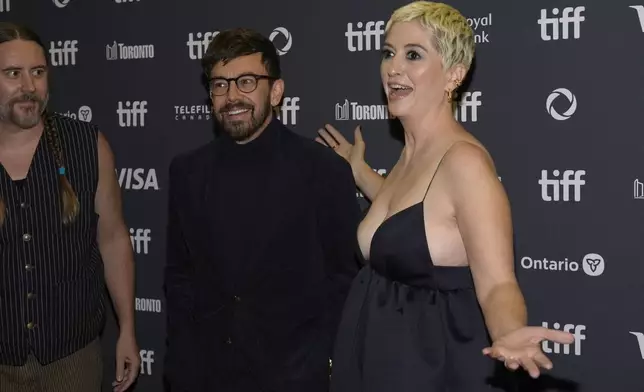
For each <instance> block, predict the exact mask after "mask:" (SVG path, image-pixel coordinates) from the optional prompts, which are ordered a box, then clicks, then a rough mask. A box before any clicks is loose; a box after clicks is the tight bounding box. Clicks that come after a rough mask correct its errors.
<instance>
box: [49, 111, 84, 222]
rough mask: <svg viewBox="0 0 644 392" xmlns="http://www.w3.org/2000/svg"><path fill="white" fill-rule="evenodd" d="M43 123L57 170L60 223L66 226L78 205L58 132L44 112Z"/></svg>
mask: <svg viewBox="0 0 644 392" xmlns="http://www.w3.org/2000/svg"><path fill="white" fill-rule="evenodd" d="M43 121H44V124H45V130H44V134H45V137H46V138H47V144H48V145H49V148H50V150H52V151H53V153H54V160H55V162H56V167H57V168H58V173H57V174H58V184H59V188H60V200H61V204H62V221H63V224H64V225H68V224H70V223H72V222H73V221H74V220H75V219H76V217H77V216H78V213H79V211H80V204H79V202H78V197H77V196H76V193H75V192H74V188H72V185H71V184H70V183H69V180H68V179H67V168H66V167H65V160H64V159H63V149H62V147H61V146H60V137H59V136H58V130H57V129H56V126H55V125H54V121H53V118H52V117H51V116H50V115H49V114H48V113H47V112H45V113H44V114H43Z"/></svg>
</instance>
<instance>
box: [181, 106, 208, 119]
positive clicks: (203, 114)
mask: <svg viewBox="0 0 644 392" xmlns="http://www.w3.org/2000/svg"><path fill="white" fill-rule="evenodd" d="M211 118H212V107H211V106H210V105H182V106H175V107H174V119H175V120H176V121H181V120H183V121H194V120H210V119H211Z"/></svg>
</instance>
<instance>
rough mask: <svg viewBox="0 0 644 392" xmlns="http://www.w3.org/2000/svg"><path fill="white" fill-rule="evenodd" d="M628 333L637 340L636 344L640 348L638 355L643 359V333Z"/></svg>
mask: <svg viewBox="0 0 644 392" xmlns="http://www.w3.org/2000/svg"><path fill="white" fill-rule="evenodd" d="M629 333H630V334H631V335H633V336H635V337H636V338H637V344H638V345H639V347H640V354H642V359H644V333H641V332H629Z"/></svg>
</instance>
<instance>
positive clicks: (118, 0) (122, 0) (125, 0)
mask: <svg viewBox="0 0 644 392" xmlns="http://www.w3.org/2000/svg"><path fill="white" fill-rule="evenodd" d="M135 1H136V2H139V1H141V0H114V2H115V3H117V4H124V3H134V2H135Z"/></svg>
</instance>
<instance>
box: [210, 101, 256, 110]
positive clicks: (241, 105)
mask: <svg viewBox="0 0 644 392" xmlns="http://www.w3.org/2000/svg"><path fill="white" fill-rule="evenodd" d="M254 108H255V106H253V105H251V104H248V103H245V102H230V103H227V104H226V105H224V106H223V107H222V108H221V109H219V113H222V112H229V111H232V110H239V109H251V110H252V109H254Z"/></svg>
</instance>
